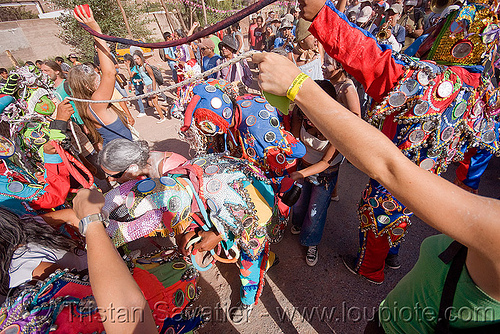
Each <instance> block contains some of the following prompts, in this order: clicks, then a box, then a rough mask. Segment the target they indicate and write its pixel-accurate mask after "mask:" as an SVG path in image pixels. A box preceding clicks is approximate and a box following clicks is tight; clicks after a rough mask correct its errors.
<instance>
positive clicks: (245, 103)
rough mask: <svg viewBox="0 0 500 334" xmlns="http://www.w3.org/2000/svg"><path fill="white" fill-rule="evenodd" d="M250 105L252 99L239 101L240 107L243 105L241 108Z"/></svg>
mask: <svg viewBox="0 0 500 334" xmlns="http://www.w3.org/2000/svg"><path fill="white" fill-rule="evenodd" d="M251 105H252V101H248V100H247V101H243V102H241V107H243V108H248V107H250V106H251Z"/></svg>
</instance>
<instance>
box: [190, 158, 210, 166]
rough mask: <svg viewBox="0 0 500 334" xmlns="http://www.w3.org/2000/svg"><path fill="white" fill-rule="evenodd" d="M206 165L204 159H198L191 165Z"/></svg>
mask: <svg viewBox="0 0 500 334" xmlns="http://www.w3.org/2000/svg"><path fill="white" fill-rule="evenodd" d="M206 163H207V160H205V159H198V160H196V161H195V162H193V165H198V166H200V167H202V166H204V165H205V164H206Z"/></svg>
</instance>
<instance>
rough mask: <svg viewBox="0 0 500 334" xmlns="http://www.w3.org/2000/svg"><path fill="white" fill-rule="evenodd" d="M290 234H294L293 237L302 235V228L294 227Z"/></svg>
mask: <svg viewBox="0 0 500 334" xmlns="http://www.w3.org/2000/svg"><path fill="white" fill-rule="evenodd" d="M290 232H292V234H293V235H297V234H300V226H296V225H292V228H291V229H290Z"/></svg>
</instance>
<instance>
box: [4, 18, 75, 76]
mask: <svg viewBox="0 0 500 334" xmlns="http://www.w3.org/2000/svg"><path fill="white" fill-rule="evenodd" d="M58 34H59V26H58V25H57V24H56V21H55V20H54V19H33V20H22V21H9V22H0V41H1V42H0V67H6V68H9V67H11V66H12V63H11V62H10V60H9V58H8V57H7V54H6V53H5V51H6V50H10V51H11V52H12V54H13V55H14V57H15V58H16V59H17V60H22V61H27V60H31V61H33V62H34V61H35V60H37V59H42V60H43V59H46V58H51V57H55V56H66V55H68V54H69V53H70V52H71V48H70V46H69V45H66V44H63V43H62V41H61V40H60V39H59V38H58V37H57V35H58Z"/></svg>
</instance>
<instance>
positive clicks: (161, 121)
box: [156, 117, 167, 124]
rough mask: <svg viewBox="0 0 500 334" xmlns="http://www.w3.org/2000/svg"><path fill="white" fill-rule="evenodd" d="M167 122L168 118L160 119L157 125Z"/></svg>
mask: <svg viewBox="0 0 500 334" xmlns="http://www.w3.org/2000/svg"><path fill="white" fill-rule="evenodd" d="M166 120H167V118H166V117H164V118H162V119H160V120H159V121H158V122H156V124H161V123H163V122H165V121H166Z"/></svg>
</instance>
